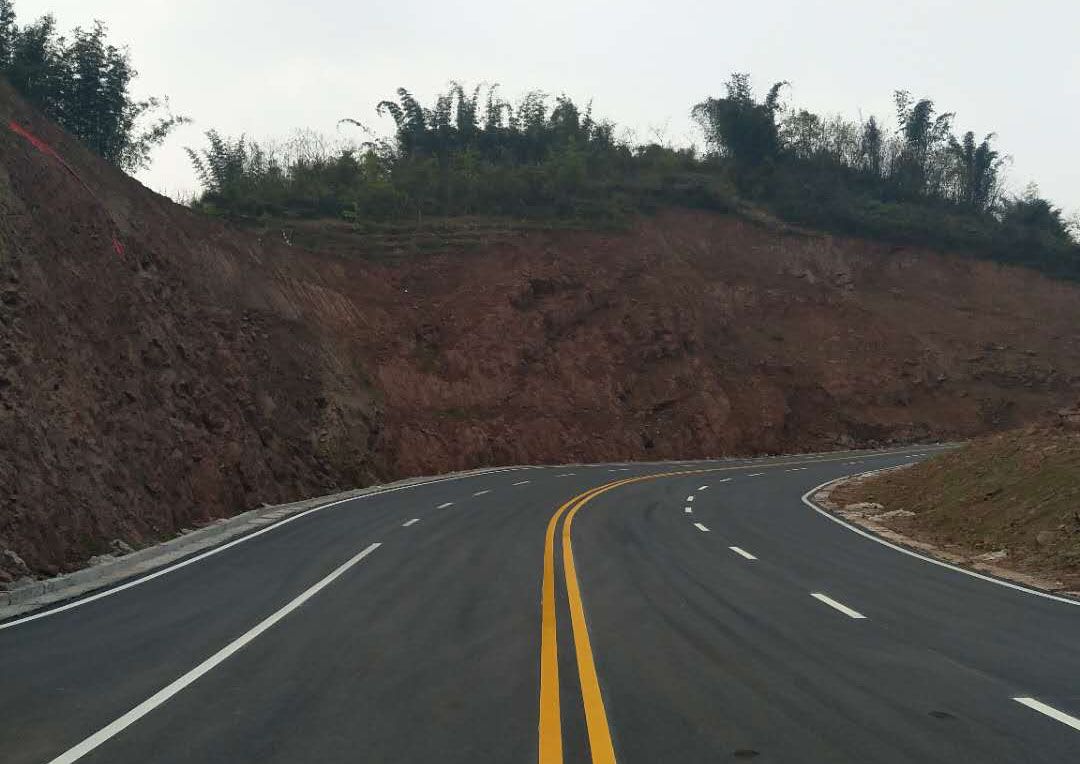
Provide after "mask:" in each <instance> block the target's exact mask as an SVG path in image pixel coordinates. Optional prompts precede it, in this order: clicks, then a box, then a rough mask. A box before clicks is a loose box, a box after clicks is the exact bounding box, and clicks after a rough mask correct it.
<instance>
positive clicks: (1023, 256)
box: [188, 74, 1080, 278]
mask: <svg viewBox="0 0 1080 764" xmlns="http://www.w3.org/2000/svg"><path fill="white" fill-rule="evenodd" d="M786 85H787V83H777V84H776V85H774V86H773V87H772V88H771V89H770V90H769V92H768V94H767V95H766V96H765V98H764V99H762V100H760V101H759V100H758V99H756V98H755V95H754V93H753V91H752V89H751V86H750V78H749V76H748V75H746V74H734V75H732V76H731V78H730V79H729V80H728V82H727V83H726V85H725V87H724V93H723V95H721V96H718V97H709V98H706V99H705V100H703V101H702V102H700V103H698V104H697V105H695V106H693V107H692V110H691V113H692V115H693V117H694V119H695V120H696V122H697V123H698V124H699V125H700V127H701V129H702V131H703V134H704V137H705V150H704V151H699V150H698V149H697V148H695V147H688V148H678V147H673V146H668V145H661V144H658V143H647V144H635V143H633V142H631V141H628V140H625V139H621V138H619V137H617V136H618V135H619V132H618V130H617V128H616V126H615V125H614V124H613V123H611V122H610V121H607V120H603V119H598V118H596V117H595V116H594V115H593V113H592V108H591V105H586V106H584V107H583V106H581V105H579V104H577V103H575V102H574V101H573V100H571V99H570V98H567V97H566V96H558V97H554V98H552V97H550V96H547V95H545V94H543V93H539V92H530V93H527V94H526V95H525V96H524V97H522V98H521V99H519V100H517V101H516V102H514V103H511V102H510V101H508V100H505V99H504V98H502V97H501V96H500V94H499V89H498V87H497V86H490V87H487V88H484V87H475V88H472V89H467V88H465V87H464V86H462V85H460V84H457V83H454V84H452V85H451V87H450V88H449V90H448V91H447V92H446V93H444V94H443V95H441V96H439V97H438V98H437V99H436V100H435V102H434V103H433V104H431V105H430V106H425V105H423V104H421V103H420V102H418V100H417V99H416V98H415V97H414V96H413V94H412V93H410V92H409V91H408V90H405V89H404V88H401V89H399V90H398V91H397V96H396V98H395V99H393V100H386V101H383V102H381V103H379V104H378V105H377V106H376V113H377V115H379V116H381V117H384V118H388V119H392V120H393V125H394V133H393V138H392V139H390V140H385V139H376V138H373V137H371V133H370V131H368V129H367V128H366V127H365V126H364V125H363V124H362V123H361V122H360V121H359V120H356V119H351V118H350V119H343V120H342V124H343V125H347V126H351V127H353V128H355V129H356V130H357V131H359V134H360V135H361V136H363V137H362V138H361V139H358V140H355V141H341V140H336V141H329V140H326V139H323V138H321V137H319V136H317V135H314V134H312V133H310V132H301V133H298V134H297V136H296V137H295V138H294V139H293V140H291V141H289V142H287V143H285V144H280V145H264V144H260V143H258V142H255V141H250V140H248V139H246V138H245V137H240V138H228V137H224V136H221V135H219V134H218V133H217V132H215V131H213V130H211V131H209V132H208V133H207V134H206V135H207V143H208V145H207V146H205V147H204V148H202V149H199V150H193V149H189V150H188V151H189V154H190V156H191V160H192V163H193V164H194V166H195V169H196V171H197V173H198V176H199V179H200V181H201V183H202V188H203V190H202V193H201V194H200V195H199V196H198V197H197V198H196V199H195V200H194V206H195V207H197V208H199V209H202V210H204V211H206V212H209V213H212V214H220V215H225V216H229V217H234V218H248V219H250V218H259V217H271V218H280V217H285V218H318V217H337V218H344V219H346V220H349V221H353V222H354V223H357V224H358V225H370V224H379V223H388V222H395V221H399V222H401V221H413V222H417V221H423V220H424V219H425V218H432V217H437V218H444V217H454V216H506V217H512V218H517V219H541V220H551V221H556V220H561V221H568V220H569V221H576V222H578V223H582V224H587V225H597V224H601V225H603V224H619V223H622V222H624V221H626V220H628V219H630V218H631V217H632V216H633V215H634V214H637V213H640V212H649V211H651V210H653V209H656V208H657V207H660V206H672V205H673V206H682V207H693V208H703V209H711V210H724V211H764V212H766V213H768V214H771V215H773V216H775V217H778V218H780V219H782V220H785V221H788V222H792V223H797V224H802V225H805V226H808V227H813V228H819V229H824V230H827V231H832V232H836V233H843V234H851V235H858V236H866V237H870V238H875V239H883V240H886V241H891V242H895V243H899V244H914V245H922V246H928V247H936V248H941V249H948V250H960V251H966V252H970V253H972V254H975V255H978V256H981V257H987V258H990V259H994V260H998V261H1001V262H1007V263H1016V264H1023V265H1029V266H1032V267H1035V268H1038V269H1040V270H1043V271H1046V272H1048V273H1050V274H1052V275H1057V276H1065V277H1071V278H1078V277H1080V246H1078V244H1077V242H1076V240H1075V239H1074V238H1073V233H1072V232H1071V231H1070V226H1069V223H1068V222H1067V221H1066V219H1065V218H1064V216H1063V215H1062V212H1061V210H1060V209H1058V208H1056V207H1055V206H1054V205H1053V204H1052V203H1051V202H1049V201H1048V200H1046V199H1044V198H1042V197H1041V196H1040V195H1039V192H1038V189H1037V188H1035V187H1034V186H1031V187H1029V188H1028V189H1027V190H1026V191H1025V192H1024V193H1023V194H1021V195H1019V196H1014V195H1010V194H1008V193H1006V192H1005V190H1004V187H1003V177H1002V170H1003V167H1004V166H1005V164H1006V162H1007V158H1006V157H1005V156H1003V155H1002V154H1001V153H1000V151H999V149H998V148H997V147H996V145H995V143H994V135H993V134H992V133H986V134H983V135H981V136H980V135H978V134H976V133H974V132H971V131H968V132H965V133H963V134H962V135H957V134H955V132H954V130H953V123H954V116H955V115H954V114H952V113H948V112H946V113H940V112H939V111H938V109H937V107H936V106H935V104H934V102H933V101H931V100H930V99H927V98H919V99H916V98H914V97H913V96H912V95H911V94H909V93H907V92H904V91H897V92H896V93H895V103H896V113H895V115H894V116H895V121H894V123H893V126H892V127H890V126H888V124H886V123H883V122H880V121H879V120H878V119H876V118H873V117H871V118H869V119H867V120H866V121H864V122H852V121H849V120H845V119H844V118H842V117H839V116H834V117H823V116H821V115H819V114H815V113H813V112H811V111H808V110H806V109H802V108H794V107H787V106H784V104H783V102H782V96H783V93H784V91H785V88H786ZM364 138H366V140H365V139H364Z"/></svg>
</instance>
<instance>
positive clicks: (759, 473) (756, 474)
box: [747, 472, 765, 477]
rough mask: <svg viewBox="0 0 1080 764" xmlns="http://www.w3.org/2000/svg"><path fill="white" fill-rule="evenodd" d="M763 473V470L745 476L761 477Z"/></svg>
mask: <svg viewBox="0 0 1080 764" xmlns="http://www.w3.org/2000/svg"><path fill="white" fill-rule="evenodd" d="M764 474H765V473H764V472H753V473H751V474H749V475H747V477H761V476H762V475H764Z"/></svg>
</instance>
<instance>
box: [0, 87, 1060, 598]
mask: <svg viewBox="0 0 1080 764" xmlns="http://www.w3.org/2000/svg"><path fill="white" fill-rule="evenodd" d="M11 120H15V121H16V122H17V123H18V124H19V125H21V126H23V127H24V128H25V129H26V130H27V131H29V132H30V133H31V134H33V135H35V136H37V137H38V138H40V139H41V140H43V141H45V142H47V143H48V144H49V145H50V146H52V147H54V148H55V150H56V152H57V153H58V154H59V155H60V156H61V157H62V158H63V159H64V161H65V162H66V163H67V165H69V166H70V168H71V171H69V170H68V169H66V168H65V167H64V166H63V165H62V164H61V163H60V162H59V161H58V160H57V159H56V158H55V157H52V156H50V155H49V154H47V153H45V152H42V151H41V150H40V149H39V148H37V147H35V146H34V145H32V144H31V143H30V142H29V141H28V140H27V139H26V138H25V137H24V136H22V135H19V134H17V133H15V132H12V131H11V130H10V129H7V125H8V124H9V122H10V121H11ZM0 127H2V128H4V129H0V359H2V366H0V553H2V552H3V550H10V551H12V552H14V553H15V554H16V555H17V556H18V557H19V558H21V559H22V560H23V561H24V562H25V563H26V565H27V567H28V569H29V570H30V571H32V572H34V573H38V574H40V573H50V572H55V571H58V570H61V569H66V568H69V567H72V566H77V565H78V564H81V563H82V562H83V561H85V559H86V558H87V557H88V556H89V555H91V554H94V553H97V552H100V551H103V550H104V549H106V548H107V546H108V542H109V541H110V540H112V539H118V538H119V539H124V540H126V541H128V542H130V543H132V544H134V545H136V546H137V545H139V544H140V543H146V542H148V541H150V540H153V539H156V538H159V537H161V536H163V535H168V534H171V533H173V532H175V531H176V530H178V529H180V528H182V527H187V526H191V525H193V524H197V523H200V522H205V521H206V520H209V519H211V518H213V517H217V516H222V515H226V514H232V513H235V512H238V511H242V510H245V509H249V508H251V507H253V506H258V504H260V503H262V502H271V503H273V502H278V501H284V500H289V499H294V498H300V497H303V496H310V495H315V494H319V493H323V492H327V491H330V490H332V489H334V488H337V487H345V486H353V485H357V484H361V483H364V482H369V481H372V480H375V479H384V478H391V477H398V476H403V475H407V474H416V473H430V472H438V471H443V470H448V469H457V468H464V467H471V466H477V465H483V464H496V463H508V462H543V461H559V462H568V461H575V460H600V459H631V458H637V459H654V458H667V457H697V456H715V455H721V454H731V453H751V452H767V451H783V450H797V449H808V448H815V449H823V448H831V447H836V446H850V445H855V444H871V443H884V442H888V441H894V440H912V439H926V438H940V437H949V438H951V437H958V436H965V435H969V434H973V433H978V432H983V431H986V430H989V429H995V428H1000V427H1005V426H1009V425H1014V424H1017V423H1019V422H1022V421H1025V420H1026V419H1027V418H1030V417H1032V416H1035V415H1038V414H1040V413H1042V412H1043V411H1045V410H1046V409H1049V408H1054V407H1057V406H1059V405H1061V404H1062V403H1064V402H1066V401H1069V400H1072V399H1075V398H1076V391H1077V389H1078V387H1080V337H1078V335H1077V332H1076V331H1075V327H1076V326H1077V324H1078V320H1080V288H1078V287H1077V286H1076V285H1072V284H1068V283H1063V282H1054V281H1050V280H1048V279H1046V278H1043V277H1041V276H1039V275H1037V274H1034V273H1030V272H1026V271H1023V270H1020V269H1010V268H1001V267H998V266H995V265H993V264H989V263H986V262H979V261H973V260H966V259H962V258H955V257H947V256H942V255H937V254H933V253H928V252H920V251H915V250H910V249H896V248H890V247H886V246H882V245H878V244H873V243H867V242H863V241H857V240H841V239H835V238H831V237H823V236H814V235H793V234H790V233H780V232H777V231H772V230H769V229H767V228H764V227H762V226H759V225H755V224H751V223H748V222H745V221H742V220H739V219H737V218H733V217H725V216H719V215H711V214H704V213H690V212H668V213H664V214H661V215H659V216H657V217H654V218H649V219H644V220H642V221H641V222H640V224H639V225H637V226H636V227H635V228H634V229H633V230H631V231H627V232H625V233H618V234H611V233H584V232H568V231H559V232H529V233H521V234H512V235H509V236H501V237H499V238H498V239H495V240H493V241H492V243H489V244H483V243H481V244H477V245H473V246H468V247H459V248H451V249H449V250H447V251H443V252H442V253H440V254H435V255H424V256H416V257H410V258H405V259H402V260H400V261H399V262H397V263H396V264H394V265H387V264H379V263H378V262H376V261H375V260H373V259H371V258H370V257H368V256H367V254H368V253H367V252H366V251H365V244H364V242H363V239H357V243H356V245H355V247H353V246H352V245H350V244H349V240H348V237H346V238H345V240H344V243H342V242H341V241H338V242H337V244H336V245H335V246H334V247H333V248H332V249H327V250H322V251H311V250H306V249H303V248H301V247H298V246H289V245H288V244H287V243H286V241H285V240H284V239H283V237H281V236H267V237H265V239H264V240H260V239H259V238H257V237H256V236H255V235H253V234H250V233H245V232H241V231H235V230H231V229H229V228H227V227H226V226H224V225H222V224H220V223H218V222H216V221H213V220H207V219H205V218H203V217H200V216H197V215H195V214H193V213H191V212H190V211H188V210H186V209H183V208H180V207H177V206H176V205H174V204H172V203H170V202H169V201H168V200H166V199H164V198H162V197H159V196H156V195H154V194H152V193H150V192H148V191H147V190H146V189H145V188H143V187H142V186H141V185H139V184H138V183H136V182H134V181H132V180H130V179H128V178H127V177H125V176H123V175H122V174H121V173H119V172H117V171H115V170H113V169H112V168H109V167H107V166H105V165H103V164H102V163H100V162H98V161H96V160H95V159H94V158H93V157H92V156H90V155H89V154H87V153H86V152H85V151H84V150H82V149H81V148H80V147H79V146H78V145H77V144H75V143H74V142H73V141H72V140H70V139H69V138H67V137H66V136H64V135H63V134H62V133H61V132H60V131H59V130H58V129H56V128H55V127H53V126H51V125H50V124H48V123H46V122H45V121H44V120H42V119H40V118H38V117H37V116H36V115H34V114H33V113H31V112H30V111H29V110H28V109H27V108H26V107H24V106H23V105H22V104H21V103H20V102H19V101H18V100H17V99H16V98H15V97H14V96H13V95H12V94H11V92H10V90H9V89H8V88H7V86H6V85H3V84H0ZM73 173H74V174H73ZM76 175H77V176H78V177H76ZM114 238H115V239H117V240H118V241H119V242H120V244H121V248H120V250H122V253H121V252H120V251H118V249H117V248H116V247H115V246H114V244H113V240H114ZM25 573H26V570H24V569H22V568H21V567H20V566H18V565H17V563H16V562H14V561H13V557H12V556H11V555H2V556H0V578H6V579H12V578H15V577H17V576H19V575H24V574H25Z"/></svg>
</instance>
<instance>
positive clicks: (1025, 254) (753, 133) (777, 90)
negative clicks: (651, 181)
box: [692, 74, 1078, 270]
mask: <svg viewBox="0 0 1080 764" xmlns="http://www.w3.org/2000/svg"><path fill="white" fill-rule="evenodd" d="M787 84H788V83H786V82H778V83H776V84H775V85H773V86H772V88H771V89H770V90H769V92H768V94H767V95H766V96H765V98H764V99H762V100H761V101H760V102H759V101H758V100H756V99H755V97H754V94H753V91H752V88H751V86H750V80H749V76H748V75H746V74H735V75H732V77H731V78H730V79H729V80H728V82H727V83H726V85H725V91H726V92H725V94H724V95H723V96H721V97H715V98H708V99H706V100H704V101H702V102H701V103H699V104H697V105H696V106H694V108H693V110H692V115H693V117H694V119H695V120H697V122H698V124H699V125H700V126H701V128H702V130H703V131H704V133H705V136H706V139H707V141H708V143H709V145H710V147H711V148H712V150H713V153H714V155H715V156H718V157H722V158H723V159H725V160H726V161H727V162H728V163H729V166H730V168H731V170H732V172H733V175H734V177H735V180H736V183H737V185H738V187H739V188H740V190H741V191H742V192H743V193H745V194H747V195H749V196H752V197H754V198H758V199H761V200H762V201H765V202H766V203H771V204H772V205H773V206H774V207H775V208H776V209H777V211H779V212H780V213H781V214H782V215H783V216H784V217H787V218H788V219H794V220H799V221H803V222H807V223H812V224H816V225H826V226H827V227H833V228H839V229H841V230H844V231H845V232H850V233H856V234H858V233H866V234H871V235H886V236H889V237H890V238H894V239H895V238H900V239H904V240H913V241H917V242H919V243H927V244H941V245H946V246H964V245H969V246H972V247H978V248H983V249H986V250H988V251H992V252H993V253H994V254H995V255H996V256H997V257H998V258H999V259H1010V260H1015V261H1020V262H1026V261H1031V262H1037V261H1045V262H1046V263H1047V264H1049V265H1051V266H1052V267H1054V268H1059V269H1072V270H1076V268H1077V259H1078V258H1077V251H1076V242H1075V240H1074V238H1073V235H1072V234H1073V233H1074V232H1072V231H1070V227H1071V226H1070V224H1069V222H1068V221H1066V220H1065V218H1064V216H1063V215H1062V212H1061V210H1060V209H1059V208H1057V207H1055V206H1054V205H1053V204H1052V203H1050V202H1049V201H1048V200H1047V199H1045V198H1043V197H1041V196H1040V195H1039V193H1038V189H1037V188H1036V187H1034V186H1029V187H1028V189H1027V190H1026V191H1025V192H1024V193H1023V194H1022V195H1020V196H1012V195H1009V194H1008V193H1006V192H1005V189H1004V187H1003V183H1002V168H1003V167H1004V165H1005V163H1006V157H1004V156H1002V154H1001V153H1000V152H999V151H998V150H997V148H995V146H994V140H995V135H994V134H993V133H987V134H985V135H984V136H983V137H981V138H979V137H977V135H976V133H975V132H974V131H968V132H965V133H964V134H962V135H959V136H958V135H956V134H955V133H954V132H953V124H954V120H955V116H956V115H955V114H954V113H952V112H939V111H938V110H937V107H936V105H935V103H934V102H933V101H932V100H931V99H929V98H920V99H916V98H914V97H912V95H911V94H910V93H908V92H907V91H903V90H898V91H896V92H895V93H894V102H895V107H896V114H895V120H896V121H895V127H894V128H892V129H890V128H888V127H884V126H882V125H881V123H879V122H878V120H877V119H876V118H874V117H871V118H870V119H868V120H866V121H865V122H861V123H856V122H852V121H849V120H845V119H844V118H842V117H831V118H822V117H821V116H819V115H817V114H815V113H813V112H810V111H808V110H806V109H785V108H783V107H782V105H781V102H780V95H781V93H782V92H783V90H784V88H785V87H786V86H787Z"/></svg>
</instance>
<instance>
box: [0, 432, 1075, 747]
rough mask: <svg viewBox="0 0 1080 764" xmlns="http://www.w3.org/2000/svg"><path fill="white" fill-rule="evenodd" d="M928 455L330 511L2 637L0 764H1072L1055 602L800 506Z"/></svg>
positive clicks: (1069, 644) (676, 473)
mask: <svg viewBox="0 0 1080 764" xmlns="http://www.w3.org/2000/svg"><path fill="white" fill-rule="evenodd" d="M935 450H936V449H935V448H934V447H925V448H919V449H901V450H895V451H890V452H859V453H846V454H822V455H815V456H790V457H783V458H774V459H760V460H725V461H716V462H686V463H668V464H649V465H645V464H622V465H592V466H574V467H543V468H522V469H514V470H501V471H492V472H490V473H487V474H481V475H471V476H468V477H462V478H460V479H454V480H442V481H438V482H431V483H426V484H419V485H416V486H411V487H408V488H405V489H399V490H394V491H389V492H385V493H380V494H374V495H371V496H368V497H363V498H359V499H355V500H350V501H348V502H345V503H342V504H339V505H337V506H334V507H329V508H326V509H325V510H322V511H318V512H314V513H311V514H310V515H307V516H305V517H303V518H300V519H298V520H296V521H295V522H289V523H285V524H282V525H281V526H280V527H278V528H275V529H274V530H272V531H270V532H267V533H263V534H262V535H260V536H258V537H256V538H251V539H250V540H249V541H246V542H243V543H239V544H236V545H234V546H232V547H230V548H229V549H226V550H224V551H222V552H221V553H220V554H215V555H211V556H208V557H207V558H205V559H203V560H200V561H199V562H197V563H195V564H191V565H188V566H186V567H183V568H181V569H177V570H175V571H172V572H169V573H166V574H165V575H161V576H158V577H157V578H154V579H152V580H147V581H145V582H143V583H140V584H138V585H136V586H132V587H130V588H126V589H124V590H123V591H119V592H116V593H115V594H113V595H110V596H105V597H101V598H98V599H95V600H93V601H90V602H86V603H85V604H81V605H76V606H74V607H68V608H67V609H63V610H60V611H56V612H49V611H45V612H44V613H39V614H35V615H34V616H33V617H31V618H22V619H19V620H14V621H8V622H6V623H2V624H0V761H2V762H5V764H43V763H45V762H74V761H80V762H87V764H90V763H91V762H93V763H104V762H110V763H117V762H119V763H121V764H129V763H130V764H136V763H138V764H145V763H146V762H163V763H171V762H177V763H179V762H185V763H186V762H228V763H229V764H235V763H237V762H434V761H448V762H536V761H538V760H539V761H541V762H542V763H543V764H556V763H557V762H612V761H619V762H627V763H629V762H648V763H650V764H651V763H654V762H717V761H728V760H732V761H737V760H750V759H753V760H756V761H760V762H829V763H830V764H834V763H838V762H859V763H860V764H862V763H865V762H980V763H983V762H1073V761H1080V607H1077V606H1076V604H1075V603H1072V602H1069V601H1061V600H1057V599H1054V598H1048V597H1044V596H1038V595H1037V594H1033V593H1030V592H1027V591H1023V590H1020V589H1018V588H1016V587H1009V586H1005V585H1001V584H1000V583H995V582H993V581H987V580H980V579H979V578H977V577H974V576H971V575H968V574H965V573H962V572H959V571H956V570H951V569H949V568H947V567H944V566H941V565H936V564H933V563H931V562H929V561H926V560H924V559H921V558H918V557H917V556H914V555H911V554H905V553H902V552H900V551H898V550H896V549H893V548H890V547H888V546H886V545H884V544H882V543H880V542H878V541H875V540H873V539H869V538H866V537H864V536H861V535H859V534H858V533H857V532H855V531H853V530H851V529H849V528H847V527H844V526H843V525H842V524H840V523H837V522H833V521H831V520H830V519H829V518H828V517H826V516H823V514H822V513H819V512H816V511H815V510H814V508H813V507H812V506H810V505H809V504H808V503H807V502H805V501H804V500H803V497H804V495H805V494H807V493H809V492H811V491H812V490H813V489H814V488H815V487H816V486H818V485H820V484H822V483H824V482H826V481H829V480H831V479H834V478H836V477H839V476H842V475H845V474H851V473H855V472H862V471H866V470H870V469H875V468H878V467H886V466H890V465H895V464H901V463H904V462H908V461H911V460H913V459H919V458H923V457H925V456H927V455H931V454H932V453H933V452H934V451H935ZM571 533H572V539H573V543H572V545H571V544H570V541H569V540H570V538H571Z"/></svg>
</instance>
